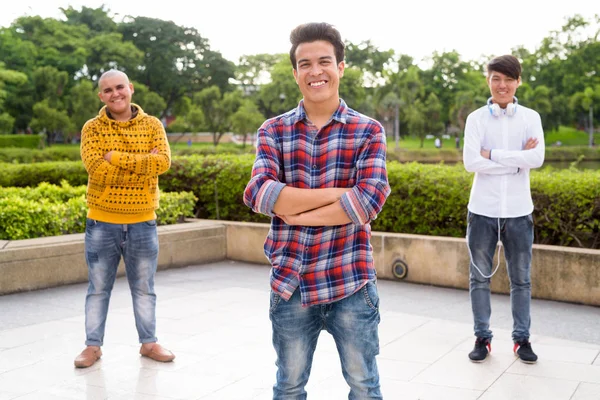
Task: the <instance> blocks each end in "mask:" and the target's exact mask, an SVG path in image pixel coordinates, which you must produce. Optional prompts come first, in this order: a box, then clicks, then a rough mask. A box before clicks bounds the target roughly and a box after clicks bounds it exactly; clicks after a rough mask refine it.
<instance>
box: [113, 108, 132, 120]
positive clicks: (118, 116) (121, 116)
mask: <svg viewBox="0 0 600 400" xmlns="http://www.w3.org/2000/svg"><path fill="white" fill-rule="evenodd" d="M132 108H133V106H129V107H128V108H127V110H125V111H123V112H122V113H115V112H114V111H111V110H109V109H108V107H107V108H106V114H107V115H108V117H109V118H112V119H114V120H115V121H119V122H126V121H129V120H130V119H132V118H133V117H134V115H133V109H132Z"/></svg>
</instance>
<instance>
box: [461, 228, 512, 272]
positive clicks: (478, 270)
mask: <svg viewBox="0 0 600 400" xmlns="http://www.w3.org/2000/svg"><path fill="white" fill-rule="evenodd" d="M470 234H471V232H470V230H467V238H466V239H467V249H468V250H469V257H470V258H471V264H473V266H474V267H475V269H476V270H477V272H479V274H480V275H481V276H482V277H484V278H485V279H490V278H491V277H492V276H494V275H495V274H496V272H497V271H498V267H500V250H498V264H497V265H496V268H495V269H494V271H493V272H492V274H491V275H490V276H487V275H485V274H484V273H483V272H481V270H480V269H479V267H478V266H477V264H475V260H474V259H473V253H471V247H470V246H469V236H470ZM497 246H500V247H503V246H502V241H501V240H500V218H498V244H497ZM495 252H496V251H495V249H494V253H495ZM504 258H506V254H505V255H504ZM492 259H493V258H492Z"/></svg>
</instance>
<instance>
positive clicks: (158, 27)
mask: <svg viewBox="0 0 600 400" xmlns="http://www.w3.org/2000/svg"><path fill="white" fill-rule="evenodd" d="M119 32H121V33H122V35H123V38H124V40H126V41H131V42H132V43H133V44H134V45H135V46H136V47H137V48H138V49H140V50H141V51H142V53H143V54H144V58H143V60H142V62H141V64H140V65H139V67H138V68H136V69H134V70H127V73H128V74H129V75H130V78H131V79H133V80H135V81H137V82H140V83H143V84H144V85H146V86H148V88H149V89H150V90H151V91H153V92H156V93H158V94H159V95H160V97H161V98H163V99H164V100H165V102H166V108H165V110H163V112H162V114H164V113H166V110H167V109H170V108H171V107H173V106H174V105H175V104H176V103H177V102H178V101H179V99H181V98H182V97H183V96H185V95H186V93H187V94H190V95H191V94H193V93H196V92H199V91H201V90H202V89H204V88H207V87H209V86H212V85H217V87H219V90H221V91H225V90H228V89H229V78H232V77H233V71H234V66H233V63H231V62H230V61H227V60H225V59H223V57H222V56H221V55H220V53H217V52H214V51H211V50H210V48H209V44H208V40H207V39H205V38H203V37H202V36H201V35H200V33H199V32H198V31H197V30H196V29H194V28H188V27H182V26H178V25H176V24H175V23H174V22H172V21H163V20H160V19H153V18H146V17H136V18H133V17H129V18H127V19H126V20H125V22H123V23H122V24H120V25H119ZM160 116H162V115H160Z"/></svg>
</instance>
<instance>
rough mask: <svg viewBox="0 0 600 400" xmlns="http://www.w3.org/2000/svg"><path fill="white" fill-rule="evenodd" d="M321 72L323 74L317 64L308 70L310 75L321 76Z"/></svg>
mask: <svg viewBox="0 0 600 400" xmlns="http://www.w3.org/2000/svg"><path fill="white" fill-rule="evenodd" d="M322 72H323V68H321V66H320V65H319V64H316V65H313V66H312V67H311V68H310V74H311V75H321V73H322Z"/></svg>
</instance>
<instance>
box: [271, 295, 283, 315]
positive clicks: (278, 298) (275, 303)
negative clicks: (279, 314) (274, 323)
mask: <svg viewBox="0 0 600 400" xmlns="http://www.w3.org/2000/svg"><path fill="white" fill-rule="evenodd" d="M280 301H281V296H280V295H278V294H277V293H275V292H274V291H273V290H271V298H270V300H269V313H271V314H272V313H274V312H275V310H276V309H277V306H278V305H279V302H280Z"/></svg>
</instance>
